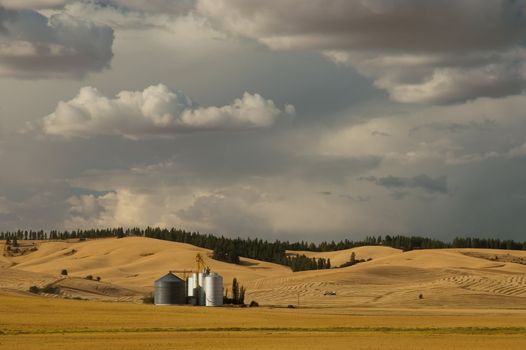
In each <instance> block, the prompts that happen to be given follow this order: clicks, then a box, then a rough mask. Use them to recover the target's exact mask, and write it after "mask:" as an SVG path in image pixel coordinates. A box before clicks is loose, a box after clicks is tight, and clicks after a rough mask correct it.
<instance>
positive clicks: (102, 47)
mask: <svg viewBox="0 0 526 350" xmlns="http://www.w3.org/2000/svg"><path fill="white" fill-rule="evenodd" d="M112 45H113V29H111V28H110V27H108V26H106V25H100V24H95V23H93V22H91V21H89V20H85V19H79V18H76V17H72V16H69V15H65V14H55V15H51V16H50V17H49V18H48V17H46V16H44V15H42V14H40V13H38V12H36V11H33V10H11V9H7V8H5V7H2V6H1V5H0V76H8V77H16V78H24V79H34V78H55V79H57V78H82V77H84V76H85V75H86V74H87V73H89V72H99V71H101V70H103V69H105V68H109V66H110V62H111V60H112V58H113V51H112Z"/></svg>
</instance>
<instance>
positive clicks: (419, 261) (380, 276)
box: [0, 237, 526, 309]
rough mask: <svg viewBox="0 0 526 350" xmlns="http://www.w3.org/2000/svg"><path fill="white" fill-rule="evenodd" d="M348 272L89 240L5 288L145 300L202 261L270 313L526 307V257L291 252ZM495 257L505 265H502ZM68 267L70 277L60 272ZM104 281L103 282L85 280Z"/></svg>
mask: <svg viewBox="0 0 526 350" xmlns="http://www.w3.org/2000/svg"><path fill="white" fill-rule="evenodd" d="M352 252H355V254H356V256H357V258H358V259H369V258H372V260H371V261H368V262H364V263H360V264H358V265H355V266H351V267H346V268H333V269H330V270H315V271H304V272H297V273H292V272H291V271H290V269H289V268H287V267H285V266H281V265H276V264H272V263H267V262H261V261H256V260H251V259H245V258H243V259H242V264H240V265H234V264H229V263H224V262H220V261H215V260H213V259H211V258H210V257H209V256H210V255H211V252H210V251H209V250H206V249H202V248H198V247H195V246H192V245H188V244H182V243H174V242H168V241H161V240H155V239H150V238H143V237H128V238H122V239H116V238H115V239H114V238H111V239H100V240H93V241H84V242H42V243H40V245H39V247H38V250H37V251H35V252H31V253H29V254H26V255H23V256H18V257H10V258H6V257H2V258H1V259H0V266H3V268H0V277H1V278H0V289H4V290H19V291H27V289H28V288H29V286H30V285H35V284H36V285H44V284H47V283H51V282H54V281H56V282H55V283H56V284H57V285H58V286H60V288H61V289H62V290H63V291H65V292H66V294H67V295H69V296H70V297H82V298H88V299H110V300H120V301H131V300H137V298H138V297H139V296H140V295H142V294H144V293H146V292H149V291H151V290H152V289H153V282H154V281H155V280H156V279H157V278H159V277H160V276H162V275H164V274H165V273H166V272H167V271H169V270H184V269H188V270H190V269H195V263H194V259H195V255H196V254H197V253H201V254H202V255H203V256H205V260H206V262H207V263H208V264H209V265H210V267H211V269H212V270H213V271H217V272H219V273H220V274H221V275H223V276H224V280H225V286H226V287H228V286H229V285H230V282H231V280H232V278H234V277H237V278H238V279H239V280H240V281H241V283H242V284H244V285H245V286H247V287H248V292H247V300H248V301H250V300H257V301H258V302H260V303H261V304H262V305H277V306H287V305H289V304H293V305H296V304H297V303H298V298H299V303H300V305H302V306H309V307H343V306H350V307H367V308H370V307H374V308H378V307H379V308H386V307H387V308H407V307H409V308H429V307H431V308H445V309H447V308H526V265H523V264H521V263H517V262H520V261H522V260H521V259H524V258H525V257H526V252H524V251H504V250H484V249H444V250H417V251H410V252H401V251H399V250H396V249H392V248H388V247H382V246H375V247H359V248H354V249H349V250H344V251H338V252H322V253H316V252H289V253H300V254H306V255H307V256H310V257H316V258H318V257H323V258H330V259H331V262H333V266H337V265H339V264H341V263H343V262H345V261H348V259H349V257H350V254H351V253H352ZM495 259H496V260H495ZM62 269H67V270H68V272H69V278H66V279H63V278H61V276H60V271H61V270H62ZM87 275H92V276H94V277H97V276H99V277H101V282H95V281H89V280H86V279H85V278H84V277H86V276H87Z"/></svg>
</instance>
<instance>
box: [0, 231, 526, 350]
mask: <svg viewBox="0 0 526 350" xmlns="http://www.w3.org/2000/svg"><path fill="white" fill-rule="evenodd" d="M34 243H35V246H37V247H38V249H37V250H34V251H31V252H28V253H27V254H23V255H21V256H11V257H9V256H2V257H0V349H24V350H25V349H29V350H31V349H75V350H82V349H145V348H153V349H195V348H204V349H226V348H228V349H248V348H250V349H279V348H288V349H300V348H301V349H304V348H316V349H444V348H448V349H503V348H505V349H523V348H526V265H524V264H522V262H523V259H524V257H526V254H525V253H524V252H516V251H495V250H477V249H469V250H462V249H451V250H423V251H411V252H402V251H399V250H396V249H391V248H387V247H361V248H356V249H351V250H346V251H340V252H329V253H309V252H299V253H301V254H303V253H305V254H307V255H309V256H311V257H325V258H330V259H331V261H334V264H339V263H340V262H345V261H346V259H348V256H350V254H351V253H352V252H354V253H355V254H356V255H357V258H359V259H372V260H370V261H368V262H364V263H361V264H358V265H355V266H351V267H346V268H335V269H330V270H317V271H305V272H298V273H292V272H291V271H290V270H289V269H288V268H286V267H284V266H281V265H276V264H271V263H266V262H261V261H256V260H250V259H242V263H241V264H240V265H233V264H228V263H224V262H219V261H215V260H213V259H211V258H210V252H209V251H207V250H206V249H201V248H197V247H194V246H191V245H187V244H181V243H173V242H166V241H159V240H154V239H148V238H140V237H129V238H123V239H101V240H93V241H84V242H74V241H72V242H34ZM32 244H33V243H31V245H32ZM0 248H2V247H0ZM197 253H200V254H202V255H203V256H205V260H206V263H207V264H208V265H209V266H210V267H211V269H212V270H213V271H217V272H219V273H220V274H221V275H223V276H224V277H225V287H226V288H228V287H229V283H230V281H231V279H232V278H233V277H237V278H238V279H239V280H240V282H241V283H242V284H243V285H245V286H246V287H247V288H248V292H247V301H251V300H256V301H258V302H259V304H260V305H261V307H259V308H232V307H224V308H196V307H191V306H179V307H159V306H151V305H144V304H141V300H140V299H141V298H142V297H143V296H144V295H145V294H146V293H149V292H151V291H152V289H153V282H154V280H155V279H157V278H158V277H160V276H162V275H163V274H165V273H166V272H167V271H169V270H177V271H180V270H184V269H192V268H193V265H194V258H195V255H196V254H197ZM291 253H296V252H291ZM62 269H67V270H68V272H69V275H68V277H64V276H61V274H60V272H61V270H62ZM87 275H93V276H100V277H101V281H100V282H97V281H92V280H87V279H86V278H85V276H87ZM47 284H52V285H54V286H56V287H59V288H60V291H61V292H60V296H57V295H46V294H44V295H40V296H36V295H33V294H31V293H28V288H29V287H30V286H32V285H37V286H44V285H47ZM327 291H330V292H331V294H330V295H326V294H327V293H326V292H327ZM66 298H70V299H66ZM71 298H82V299H84V300H72V299H71ZM288 305H294V307H295V308H293V309H291V308H287V306H288ZM298 306H299V308H298Z"/></svg>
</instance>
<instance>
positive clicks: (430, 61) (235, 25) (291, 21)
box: [197, 0, 526, 104]
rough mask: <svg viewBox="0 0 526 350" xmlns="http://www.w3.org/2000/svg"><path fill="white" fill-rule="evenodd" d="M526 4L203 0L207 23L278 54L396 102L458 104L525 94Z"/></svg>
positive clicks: (448, 0)
mask: <svg viewBox="0 0 526 350" xmlns="http://www.w3.org/2000/svg"><path fill="white" fill-rule="evenodd" d="M525 3H526V1H524V0H517V1H509V0H498V1H497V0H445V1H421V0H364V1H347V0H334V1H330V2H327V1H324V0H315V1H310V2H309V3H308V5H307V6H306V5H305V3H304V1H302V0H287V1H280V0H270V1H263V0H257V1H243V0H199V1H198V4H197V10H198V12H199V13H201V14H203V15H205V16H208V17H209V18H211V19H212V20H213V21H214V22H215V23H217V25H218V26H220V27H222V28H224V29H225V30H227V31H229V32H231V33H234V34H236V35H240V36H245V37H249V38H252V39H255V40H257V41H259V42H260V43H262V44H264V45H267V46H268V47H270V48H272V49H275V50H309V51H318V52H324V54H325V55H326V56H327V57H328V58H330V59H332V60H333V61H335V62H336V63H339V64H347V65H351V66H353V67H354V68H356V69H357V70H358V71H359V72H360V73H362V74H363V75H365V76H367V77H370V78H372V79H374V82H375V86H376V87H378V88H380V89H383V90H386V91H387V92H388V93H389V95H390V96H391V98H392V99H393V100H396V101H399V102H406V103H414V102H417V103H436V104H444V103H454V102H461V101H465V100H469V99H474V98H477V97H480V96H491V97H499V96H506V95H512V94H514V93H518V92H520V91H522V89H523V88H524V86H525V81H526V76H525V69H524V63H523V62H524V57H525V56H526V51H525V50H524V48H523V44H524V38H525V35H526V16H525V11H524V5H525Z"/></svg>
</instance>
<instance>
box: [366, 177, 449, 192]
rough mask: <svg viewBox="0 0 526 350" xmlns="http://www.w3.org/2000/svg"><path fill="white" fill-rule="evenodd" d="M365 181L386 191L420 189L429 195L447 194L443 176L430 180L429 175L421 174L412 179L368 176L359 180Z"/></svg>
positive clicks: (445, 179) (445, 181)
mask: <svg viewBox="0 0 526 350" xmlns="http://www.w3.org/2000/svg"><path fill="white" fill-rule="evenodd" d="M361 179H362V180H365V181H370V182H373V183H375V184H376V185H378V186H382V187H385V188H387V189H397V190H403V189H413V188H416V189H422V190H424V191H427V192H429V193H447V190H448V188H447V178H446V177H445V176H439V177H437V178H432V177H431V176H429V175H425V174H421V175H417V176H413V177H399V176H392V175H389V176H385V177H380V178H378V177H375V176H369V177H365V178H361Z"/></svg>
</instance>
